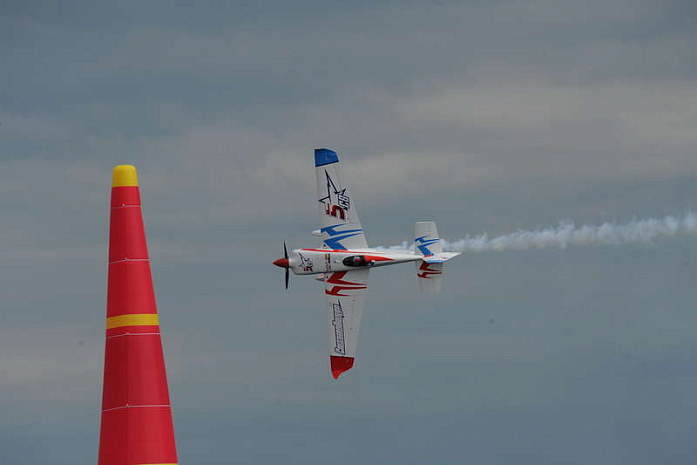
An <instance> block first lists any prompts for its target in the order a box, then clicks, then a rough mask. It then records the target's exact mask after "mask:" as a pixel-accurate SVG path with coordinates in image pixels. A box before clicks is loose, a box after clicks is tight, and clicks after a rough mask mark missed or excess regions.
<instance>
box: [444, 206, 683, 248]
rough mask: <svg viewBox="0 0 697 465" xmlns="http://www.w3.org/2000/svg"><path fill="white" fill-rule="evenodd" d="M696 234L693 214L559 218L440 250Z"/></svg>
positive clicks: (469, 239) (607, 242)
mask: <svg viewBox="0 0 697 465" xmlns="http://www.w3.org/2000/svg"><path fill="white" fill-rule="evenodd" d="M689 234H697V214H695V213H693V212H687V213H685V214H684V215H682V216H670V215H669V216H665V217H663V218H648V219H643V220H633V221H630V222H628V223H624V224H617V223H603V224H600V225H583V226H578V227H577V226H576V225H575V224H574V223H573V222H572V221H562V222H560V223H559V225H558V226H556V227H550V228H543V229H535V230H533V231H525V230H518V231H516V232H514V233H512V234H506V235H504V236H498V237H494V238H491V239H489V237H488V235H487V234H480V235H478V236H473V237H470V236H467V237H465V238H464V239H460V240H457V241H454V242H447V241H444V244H443V245H444V249H446V250H449V251H453V252H489V251H495V252H503V251H505V250H530V249H548V248H554V249H565V248H567V247H568V246H570V245H581V246H583V245H596V244H597V245H618V244H647V243H650V242H652V241H653V240H654V239H657V238H659V237H673V236H678V235H689Z"/></svg>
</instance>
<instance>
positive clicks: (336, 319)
mask: <svg viewBox="0 0 697 465" xmlns="http://www.w3.org/2000/svg"><path fill="white" fill-rule="evenodd" d="M367 288H368V269H360V270H351V271H340V272H336V273H330V274H328V275H327V278H326V279H325V281H324V294H325V297H326V298H327V307H328V308H329V359H330V362H331V368H332V375H333V376H334V378H338V377H339V375H341V374H342V373H343V372H345V371H347V370H350V369H351V368H352V367H353V361H354V358H355V356H356V343H357V341H358V330H359V329H360V327H361V315H362V314H363V297H364V296H365V291H366V289H367Z"/></svg>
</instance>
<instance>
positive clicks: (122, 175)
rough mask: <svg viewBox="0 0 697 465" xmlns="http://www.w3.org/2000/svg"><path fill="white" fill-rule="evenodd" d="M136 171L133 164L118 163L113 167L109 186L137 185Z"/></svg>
mask: <svg viewBox="0 0 697 465" xmlns="http://www.w3.org/2000/svg"><path fill="white" fill-rule="evenodd" d="M137 185H138V173H137V171H136V167H135V166H133V165H119V166H117V167H115V168H114V177H113V178H112V181H111V187H123V186H137Z"/></svg>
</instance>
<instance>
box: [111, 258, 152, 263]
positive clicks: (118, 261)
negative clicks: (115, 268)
mask: <svg viewBox="0 0 697 465" xmlns="http://www.w3.org/2000/svg"><path fill="white" fill-rule="evenodd" d="M149 261H150V259H149V258H124V259H122V260H114V261H112V262H109V265H112V264H114V263H124V262H149Z"/></svg>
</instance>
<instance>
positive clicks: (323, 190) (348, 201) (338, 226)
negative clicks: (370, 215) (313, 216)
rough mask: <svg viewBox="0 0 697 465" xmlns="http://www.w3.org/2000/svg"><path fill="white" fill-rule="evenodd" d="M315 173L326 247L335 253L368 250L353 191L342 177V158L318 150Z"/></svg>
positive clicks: (328, 151) (321, 224) (325, 150)
mask: <svg viewBox="0 0 697 465" xmlns="http://www.w3.org/2000/svg"><path fill="white" fill-rule="evenodd" d="M315 170H316V171H317V200H318V201H319V217H320V231H321V232H322V240H323V241H324V246H325V247H329V248H330V249H334V250H346V249H365V248H367V247H368V243H367V242H366V240H365V234H364V233H363V228H362V227H361V222H360V220H359V219H358V213H357V212H356V205H355V204H354V202H353V198H352V197H351V192H350V191H349V190H348V188H347V187H346V184H344V183H343V182H342V180H341V177H340V176H339V156H338V155H337V154H336V152H335V151H333V150H329V149H316V150H315Z"/></svg>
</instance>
